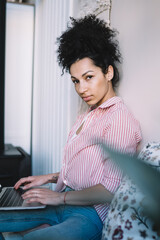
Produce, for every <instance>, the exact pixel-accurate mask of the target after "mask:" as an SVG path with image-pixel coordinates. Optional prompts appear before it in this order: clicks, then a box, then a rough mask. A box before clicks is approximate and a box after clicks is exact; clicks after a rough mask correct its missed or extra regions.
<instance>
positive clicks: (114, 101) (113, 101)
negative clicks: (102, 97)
mask: <svg viewBox="0 0 160 240" xmlns="http://www.w3.org/2000/svg"><path fill="white" fill-rule="evenodd" d="M119 102H123V100H122V98H121V97H117V96H115V97H112V98H110V99H108V100H107V101H105V102H104V103H102V104H101V105H100V106H98V107H97V109H98V108H101V109H104V108H109V107H111V106H112V105H115V104H117V103H119ZM94 108H95V107H94V106H92V107H90V110H93V109H94Z"/></svg>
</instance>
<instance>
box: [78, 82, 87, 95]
mask: <svg viewBox="0 0 160 240" xmlns="http://www.w3.org/2000/svg"><path fill="white" fill-rule="evenodd" d="M86 91H87V83H85V82H84V81H83V82H80V84H79V88H78V92H79V93H80V94H83V93H85V92H86Z"/></svg>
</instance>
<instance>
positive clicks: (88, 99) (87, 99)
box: [83, 96, 92, 102]
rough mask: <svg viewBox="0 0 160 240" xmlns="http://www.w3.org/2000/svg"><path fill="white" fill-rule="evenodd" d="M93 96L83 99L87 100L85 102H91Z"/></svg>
mask: <svg viewBox="0 0 160 240" xmlns="http://www.w3.org/2000/svg"><path fill="white" fill-rule="evenodd" d="M91 98H92V97H91V96H86V97H83V100H84V101H85V102H89V101H90V100H91Z"/></svg>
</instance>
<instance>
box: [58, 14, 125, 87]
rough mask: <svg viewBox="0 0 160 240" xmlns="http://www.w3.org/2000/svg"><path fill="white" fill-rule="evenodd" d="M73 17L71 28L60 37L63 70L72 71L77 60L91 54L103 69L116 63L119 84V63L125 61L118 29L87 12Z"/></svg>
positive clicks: (115, 84)
mask: <svg viewBox="0 0 160 240" xmlns="http://www.w3.org/2000/svg"><path fill="white" fill-rule="evenodd" d="M70 20H71V21H70V25H68V26H67V30H66V31H65V32H63V33H62V35H61V36H60V37H59V38H57V44H58V50H57V54H58V63H59V65H60V66H61V67H62V72H64V70H66V71H68V72H69V70H70V66H71V65H72V64H73V63H74V62H76V61H77V60H80V59H83V58H85V57H88V58H90V59H92V61H93V63H94V64H95V65H96V66H98V67H100V68H101V69H102V72H103V73H106V72H107V69H108V66H109V65H112V67H113V69H114V77H113V79H112V85H113V88H115V87H116V86H117V83H118V82H119V72H118V69H117V67H116V63H121V53H120V51H119V44H118V41H117V40H116V39H115V37H116V35H117V31H116V30H112V29H111V28H109V27H107V26H106V22H105V21H103V20H101V19H99V18H97V17H96V16H95V15H87V16H85V17H84V18H80V19H74V18H72V17H70Z"/></svg>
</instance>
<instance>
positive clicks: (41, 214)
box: [0, 189, 103, 240]
mask: <svg viewBox="0 0 160 240" xmlns="http://www.w3.org/2000/svg"><path fill="white" fill-rule="evenodd" d="M68 190H69V189H67V191H68ZM45 223H47V224H49V225H51V226H50V227H48V228H44V229H40V230H36V231H33V232H30V233H28V234H26V235H25V236H24V239H25V240H33V239H34V240H36V239H37V240H53V239H54V240H56V239H57V240H63V239H64V240H67V239H68V240H87V239H90V240H94V239H95V240H99V239H101V233H102V225H103V224H102V221H101V220H100V218H99V216H98V214H97V212H96V210H95V209H94V208H93V207H92V206H66V205H64V206H58V207H54V206H47V207H46V208H45V209H40V210H20V211H18V210H17V211H0V232H20V231H25V230H28V229H32V228H35V227H37V226H39V225H41V224H45ZM0 237H1V236H0ZM0 239H1V238H0Z"/></svg>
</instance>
